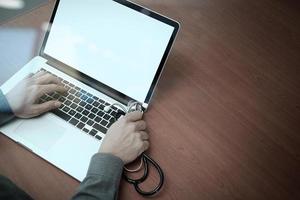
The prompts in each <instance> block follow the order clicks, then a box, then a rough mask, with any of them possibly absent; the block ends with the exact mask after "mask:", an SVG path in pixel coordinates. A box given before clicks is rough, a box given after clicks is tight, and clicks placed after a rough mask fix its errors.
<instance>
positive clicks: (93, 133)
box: [89, 129, 98, 136]
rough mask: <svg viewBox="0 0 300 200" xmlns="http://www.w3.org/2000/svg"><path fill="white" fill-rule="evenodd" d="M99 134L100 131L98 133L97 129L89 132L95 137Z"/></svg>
mask: <svg viewBox="0 0 300 200" xmlns="http://www.w3.org/2000/svg"><path fill="white" fill-rule="evenodd" d="M97 132H98V131H96V130H95V129H92V130H91V131H90V132H89V134H90V135H91V136H95V135H96V134H97Z"/></svg>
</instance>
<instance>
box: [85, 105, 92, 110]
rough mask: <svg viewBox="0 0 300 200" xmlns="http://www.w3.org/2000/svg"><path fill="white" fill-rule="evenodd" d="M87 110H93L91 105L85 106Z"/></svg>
mask: <svg viewBox="0 0 300 200" xmlns="http://www.w3.org/2000/svg"><path fill="white" fill-rule="evenodd" d="M85 108H86V109H87V110H91V109H92V108H93V107H92V106H91V105H90V104H87V105H86V106H85Z"/></svg>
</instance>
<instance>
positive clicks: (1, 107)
mask: <svg viewBox="0 0 300 200" xmlns="http://www.w3.org/2000/svg"><path fill="white" fill-rule="evenodd" d="M14 117H15V116H14V114H13V112H12V110H11V108H10V105H9V103H8V102H7V99H6V97H5V96H4V94H3V93H2V91H1V90H0V126H1V125H3V124H5V123H7V122H8V121H10V120H11V119H13V118H14Z"/></svg>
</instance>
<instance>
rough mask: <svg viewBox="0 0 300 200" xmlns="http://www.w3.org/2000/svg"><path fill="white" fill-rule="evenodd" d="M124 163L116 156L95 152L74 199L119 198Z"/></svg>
mask: <svg viewBox="0 0 300 200" xmlns="http://www.w3.org/2000/svg"><path fill="white" fill-rule="evenodd" d="M123 165H124V164H123V161H122V160H121V159H120V158H118V157H116V156H113V155H110V154H103V153H97V154H95V155H94V156H93V157H92V159H91V162H90V166H89V169H88V172H87V175H86V177H85V179H84V180H83V181H82V183H81V184H80V186H79V188H78V190H77V193H76V194H75V195H74V197H73V198H72V200H102V199H103V200H114V199H117V197H118V190H119V184H120V179H121V176H122V172H123Z"/></svg>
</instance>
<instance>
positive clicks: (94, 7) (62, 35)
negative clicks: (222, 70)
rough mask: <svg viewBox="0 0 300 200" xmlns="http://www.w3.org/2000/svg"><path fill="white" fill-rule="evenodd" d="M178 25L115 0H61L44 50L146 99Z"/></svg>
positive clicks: (124, 90) (68, 63) (109, 84)
mask: <svg viewBox="0 0 300 200" xmlns="http://www.w3.org/2000/svg"><path fill="white" fill-rule="evenodd" d="M173 30H174V28H173V27H172V26H169V25H167V24H164V23H162V22H160V21H158V20H155V19H153V18H150V17H148V16H146V15H143V14H141V13H139V12H137V11H134V10H132V9H130V8H127V7H125V6H123V5H121V4H119V3H116V2H114V1H111V0H101V1H99V0H85V1H76V2H74V1H72V0H61V2H60V4H59V7H58V10H57V13H56V17H55V20H54V22H53V25H52V28H51V32H50V35H49V38H48V42H47V45H46V47H45V51H44V52H45V53H46V54H48V55H50V56H52V57H54V58H56V59H57V60H59V61H61V62H63V63H65V64H67V65H69V66H72V67H73V68H76V69H77V70H79V71H81V72H83V73H85V74H87V75H89V76H91V77H93V78H95V79H97V80H98V81H100V82H102V83H104V84H106V85H108V86H110V87H112V88H114V89H116V90H118V91H119V92H122V93H124V94H126V95H127V96H129V97H131V98H133V99H136V100H138V101H140V102H144V100H145V98H146V96H147V93H148V90H149V88H150V86H151V83H152V81H153V78H154V75H155V73H156V71H157V68H158V67H159V64H160V61H161V59H162V57H163V54H164V51H165V49H166V47H167V44H168V42H169V39H170V37H171V35H172V32H173Z"/></svg>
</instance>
